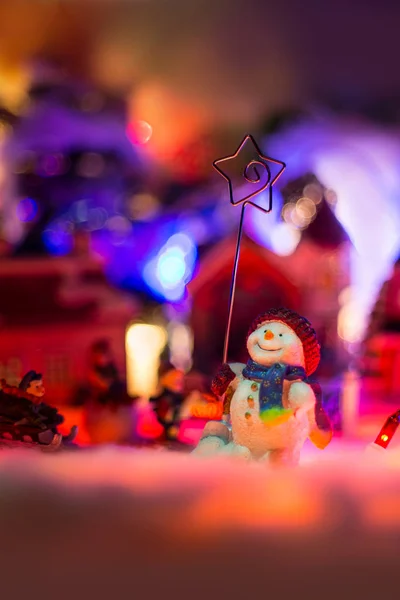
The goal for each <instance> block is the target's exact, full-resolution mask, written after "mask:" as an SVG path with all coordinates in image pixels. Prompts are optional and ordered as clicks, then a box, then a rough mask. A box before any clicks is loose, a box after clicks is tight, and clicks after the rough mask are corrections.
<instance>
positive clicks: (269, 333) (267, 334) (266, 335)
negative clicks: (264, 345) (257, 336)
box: [264, 329, 274, 340]
mask: <svg viewBox="0 0 400 600" xmlns="http://www.w3.org/2000/svg"><path fill="white" fill-rule="evenodd" d="M273 337H274V334H273V333H272V331H271V330H270V329H267V331H266V332H265V333H264V340H272V338H273Z"/></svg>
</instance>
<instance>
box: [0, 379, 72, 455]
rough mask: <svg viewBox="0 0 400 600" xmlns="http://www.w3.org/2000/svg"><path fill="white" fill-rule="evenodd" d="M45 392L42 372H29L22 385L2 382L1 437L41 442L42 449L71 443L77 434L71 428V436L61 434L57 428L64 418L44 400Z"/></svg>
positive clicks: (32, 442) (13, 440) (0, 403)
mask: <svg viewBox="0 0 400 600" xmlns="http://www.w3.org/2000/svg"><path fill="white" fill-rule="evenodd" d="M44 393H45V389H44V386H43V378H42V375H40V374H39V373H36V372H35V371H29V372H28V373H26V375H25V376H24V377H23V379H22V381H21V383H20V385H19V387H15V386H10V385H7V383H6V381H5V380H4V379H2V380H1V381H0V438H1V439H2V441H7V440H8V441H10V442H12V444H14V445H15V444H17V445H18V443H21V444H23V445H27V446H35V445H39V446H41V447H42V449H49V450H56V449H58V448H59V447H60V446H61V444H62V443H63V442H64V443H67V442H71V441H72V440H73V439H74V438H75V436H76V433H77V428H76V427H72V429H71V432H70V434H69V435H68V436H64V437H63V436H62V435H61V434H60V433H59V432H58V430H57V427H58V425H60V424H61V423H63V421H64V417H63V416H62V415H61V414H60V413H59V412H58V411H57V409H56V408H53V407H52V406H49V405H48V404H45V403H44V402H41V399H42V398H43V396H44Z"/></svg>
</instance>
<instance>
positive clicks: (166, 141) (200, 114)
mask: <svg viewBox="0 0 400 600" xmlns="http://www.w3.org/2000/svg"><path fill="white" fill-rule="evenodd" d="M129 112H130V121H133V122H134V121H138V120H140V121H145V122H147V123H151V126H152V136H151V139H150V140H149V141H148V143H147V144H146V149H147V151H148V152H151V153H152V154H154V155H156V156H157V158H158V159H160V160H166V161H168V160H170V159H171V158H173V157H174V156H175V154H176V152H177V151H178V150H179V149H180V148H182V147H184V146H185V145H186V144H188V143H189V142H190V141H192V140H193V139H195V138H196V137H198V136H200V135H201V134H202V133H203V131H204V128H205V126H206V122H207V115H206V114H205V112H204V111H203V109H202V108H201V107H199V106H194V105H193V103H192V102H189V101H185V99H183V98H182V99H181V98H178V97H176V96H175V95H173V93H172V92H171V91H169V90H168V89H167V88H165V87H163V86H162V85H159V84H156V83H148V84H145V85H143V86H142V87H140V88H139V89H135V91H134V94H132V97H131V101H130V106H129Z"/></svg>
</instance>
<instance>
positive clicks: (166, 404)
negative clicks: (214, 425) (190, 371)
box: [150, 365, 185, 441]
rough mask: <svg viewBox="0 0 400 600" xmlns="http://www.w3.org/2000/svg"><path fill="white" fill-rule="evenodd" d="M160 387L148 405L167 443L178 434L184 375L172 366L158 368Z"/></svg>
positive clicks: (183, 397) (183, 396)
mask: <svg viewBox="0 0 400 600" xmlns="http://www.w3.org/2000/svg"><path fill="white" fill-rule="evenodd" d="M160 387H161V390H160V392H159V394H157V396H153V397H152V398H150V404H151V405H152V406H153V410H154V412H155V415H156V417H157V421H158V422H159V423H160V424H161V425H162V426H163V428H164V436H165V439H166V440H167V441H171V440H175V439H176V438H177V436H178V433H179V425H180V409H181V405H182V403H183V401H184V399H185V395H184V374H183V372H182V371H180V370H179V369H175V367H173V366H172V365H163V366H162V367H161V368H160Z"/></svg>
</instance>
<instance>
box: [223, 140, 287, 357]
mask: <svg viewBox="0 0 400 600" xmlns="http://www.w3.org/2000/svg"><path fill="white" fill-rule="evenodd" d="M249 148H250V150H251V153H252V156H253V158H250V160H245V164H244V167H243V165H242V175H241V181H242V185H241V186H239V187H240V189H243V193H244V195H243V196H241V195H240V193H239V197H238V198H237V197H236V196H237V194H236V190H235V189H234V186H233V184H232V179H231V177H230V176H229V174H228V171H229V167H230V166H231V165H232V164H233V163H236V162H238V160H239V161H240V160H242V156H243V155H244V154H245V151H246V150H248V149H249ZM221 165H222V166H223V167H225V169H223V168H222V166H221ZM273 166H274V167H275V169H273V168H272V167H273ZM213 167H214V169H215V170H216V171H217V172H218V173H219V174H220V175H222V177H223V178H224V179H225V180H226V181H227V182H228V186H229V198H230V202H231V204H232V205H233V206H238V205H241V206H242V210H241V213H240V221H239V230H238V235H237V242H236V251H235V260H234V263H233V271H232V279H231V289H230V294H229V308H228V322H227V327H226V333H225V342H224V355H223V362H224V363H226V361H227V358H228V345H229V334H230V330H231V323H232V313H233V303H234V299H235V291H236V277H237V270H238V263H239V255H240V243H241V240H242V231H243V222H244V214H245V210H246V206H247V205H248V204H250V205H251V206H254V207H255V208H257V209H259V210H261V211H262V212H264V213H269V212H271V210H272V194H273V190H272V187H273V185H274V184H275V183H276V181H277V180H278V178H279V177H280V176H281V175H282V173H283V171H284V170H285V168H286V165H285V163H284V162H282V161H280V160H277V159H275V158H270V157H269V156H264V154H263V153H262V152H261V150H260V148H259V147H258V145H257V143H256V141H255V139H254V138H253V136H252V135H250V134H247V135H246V136H245V137H244V138H243V140H242V142H241V144H240V146H239V147H238V149H237V150H236V152H235V153H234V154H231V155H229V156H225V157H223V158H219V159H217V160H215V161H214V162H213ZM273 171H276V172H273ZM254 186H256V188H257V189H254ZM265 191H267V192H268V203H267V206H266V207H265V206H262V205H260V204H256V203H255V202H253V198H255V197H256V196H258V195H259V194H261V193H262V192H265Z"/></svg>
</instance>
